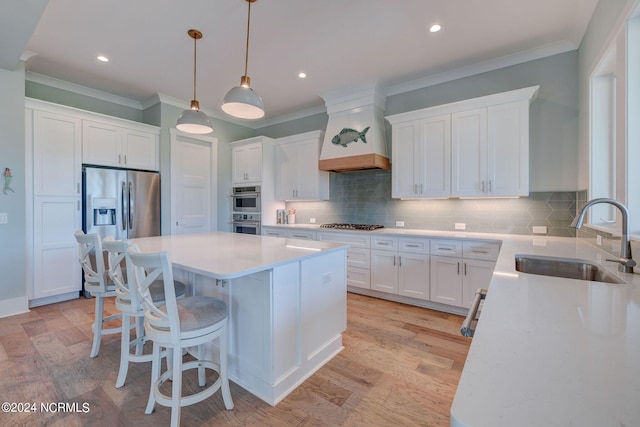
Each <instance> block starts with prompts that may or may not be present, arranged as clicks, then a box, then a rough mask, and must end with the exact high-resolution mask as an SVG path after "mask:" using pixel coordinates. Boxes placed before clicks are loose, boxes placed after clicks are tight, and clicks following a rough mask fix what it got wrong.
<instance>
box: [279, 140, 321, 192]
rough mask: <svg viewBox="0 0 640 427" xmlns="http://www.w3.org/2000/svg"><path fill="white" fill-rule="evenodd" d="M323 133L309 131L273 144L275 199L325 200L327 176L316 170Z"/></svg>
mask: <svg viewBox="0 0 640 427" xmlns="http://www.w3.org/2000/svg"><path fill="white" fill-rule="evenodd" d="M323 136H324V132H322V131H313V132H307V133H304V134H300V135H293V136H289V137H286V138H280V139H278V140H277V141H276V198H277V199H279V200H329V172H326V171H321V170H319V169H318V159H319V156H320V147H321V144H322V139H323Z"/></svg>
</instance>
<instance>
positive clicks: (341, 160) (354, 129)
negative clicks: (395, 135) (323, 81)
mask: <svg viewBox="0 0 640 427" xmlns="http://www.w3.org/2000/svg"><path fill="white" fill-rule="evenodd" d="M321 96H322V98H323V99H324V101H325V105H326V107H327V114H328V115H329V122H328V123H327V129H326V131H325V134H324V135H325V136H324V141H323V143H322V150H321V151H320V160H319V162H318V168H319V169H320V170H323V171H330V172H351V171H358V170H367V169H389V156H388V154H387V143H386V138H385V130H384V114H383V111H384V102H385V97H384V96H381V95H380V94H379V93H378V92H377V91H376V89H375V88H371V87H369V88H366V89H363V90H359V91H356V92H354V91H351V92H332V93H327V94H325V95H321Z"/></svg>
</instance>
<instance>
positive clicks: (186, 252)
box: [133, 232, 348, 279]
mask: <svg viewBox="0 0 640 427" xmlns="http://www.w3.org/2000/svg"><path fill="white" fill-rule="evenodd" d="M133 242H134V243H135V244H137V245H138V246H139V247H140V250H141V251H142V252H169V253H170V254H171V261H172V263H173V264H174V265H175V266H176V267H180V268H182V269H184V270H187V271H191V272H193V273H197V274H202V275H205V276H209V277H212V278H215V279H233V278H235V277H240V276H246V275H248V274H252V273H256V272H259V271H264V270H268V269H270V268H273V267H276V266H279V265H283V264H286V263H288V262H291V261H293V260H296V259H304V258H308V257H312V256H314V254H317V253H318V252H329V251H334V250H341V249H344V248H345V247H347V246H348V245H345V244H343V243H332V242H316V241H307V240H297V239H282V238H275V237H264V236H254V235H249V234H239V233H227V232H213V233H202V234H189V235H170V236H157V237H143V238H137V239H133Z"/></svg>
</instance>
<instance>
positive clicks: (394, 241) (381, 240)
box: [371, 236, 398, 251]
mask: <svg viewBox="0 0 640 427" xmlns="http://www.w3.org/2000/svg"><path fill="white" fill-rule="evenodd" d="M371 249H380V250H382V251H395V250H398V238H397V237H391V236H373V237H372V238H371Z"/></svg>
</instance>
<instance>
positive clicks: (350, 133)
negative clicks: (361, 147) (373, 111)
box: [331, 126, 369, 147]
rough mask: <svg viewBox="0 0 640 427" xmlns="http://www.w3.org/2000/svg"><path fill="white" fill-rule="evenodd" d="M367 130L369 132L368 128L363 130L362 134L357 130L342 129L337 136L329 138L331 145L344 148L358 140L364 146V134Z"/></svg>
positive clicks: (365, 141) (365, 140)
mask: <svg viewBox="0 0 640 427" xmlns="http://www.w3.org/2000/svg"><path fill="white" fill-rule="evenodd" d="M368 130H369V126H367V127H366V128H364V129H363V130H362V132H358V131H357V130H355V129H351V128H343V129H342V130H341V131H340V133H339V134H337V135H336V136H334V137H333V138H331V143H332V144H335V145H342V146H343V147H346V146H347V144H351V143H352V142H356V141H357V140H358V139H359V140H361V141H362V142H364V143H365V144H366V143H367V139H366V138H365V134H366V133H367V131H368Z"/></svg>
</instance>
